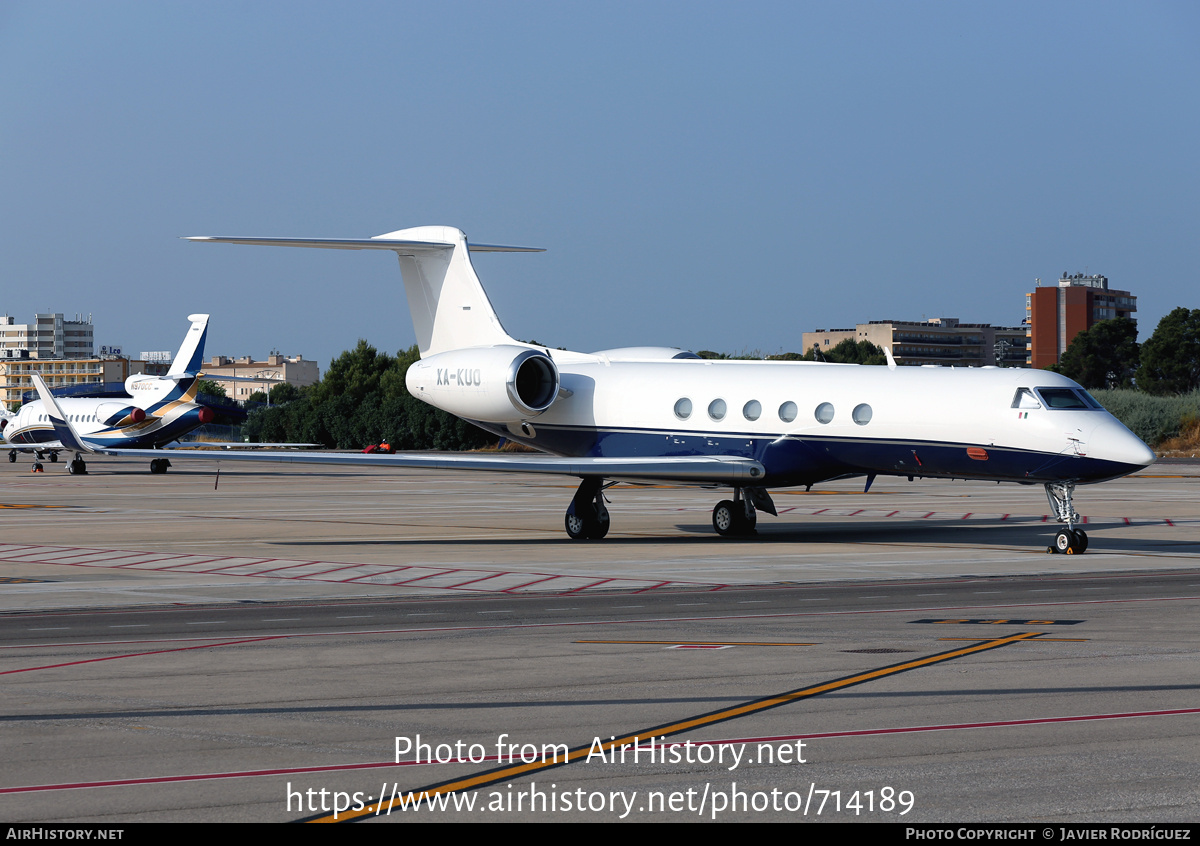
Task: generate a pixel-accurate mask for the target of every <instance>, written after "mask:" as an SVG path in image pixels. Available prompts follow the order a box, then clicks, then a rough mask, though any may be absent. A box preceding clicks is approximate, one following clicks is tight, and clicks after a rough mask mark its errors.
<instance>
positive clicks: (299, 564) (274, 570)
mask: <svg viewBox="0 0 1200 846" xmlns="http://www.w3.org/2000/svg"><path fill="white" fill-rule="evenodd" d="M328 563H329V562H328V561H298V562H296V563H293V564H284V565H283V566H281V567H272V568H270V569H269V570H259V571H258V572H257V573H255V574H254V575H256V576H261V575H262V574H263V573H278V572H279V571H280V570H290V569H292V568H293V567H311V566H312V565H314V564H328ZM400 569H401V570H406V569H408V568H407V567H401V568H400ZM271 578H275V576H272V577H271ZM285 578H289V579H290V578H293V577H292V576H285Z"/></svg>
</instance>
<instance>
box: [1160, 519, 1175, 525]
mask: <svg viewBox="0 0 1200 846" xmlns="http://www.w3.org/2000/svg"><path fill="white" fill-rule="evenodd" d="M1163 522H1164V523H1166V524H1167V525H1168V526H1174V525H1175V524H1174V523H1172V522H1171V521H1170V520H1168V519H1166V518H1165V517H1164V518H1163Z"/></svg>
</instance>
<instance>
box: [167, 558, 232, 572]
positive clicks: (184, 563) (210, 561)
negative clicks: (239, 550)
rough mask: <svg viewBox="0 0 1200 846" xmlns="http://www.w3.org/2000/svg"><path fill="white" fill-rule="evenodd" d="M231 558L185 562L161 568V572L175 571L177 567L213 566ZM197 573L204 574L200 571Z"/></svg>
mask: <svg viewBox="0 0 1200 846" xmlns="http://www.w3.org/2000/svg"><path fill="white" fill-rule="evenodd" d="M228 560H229V556H227V555H224V556H217V557H216V558H201V559H200V560H199V561H184V562H183V563H181V564H172V565H171V566H170V567H160V568H159V569H160V570H174V569H175V568H176V567H191V566H192V565H194V564H211V563H212V562H214V561H228ZM197 572H201V573H202V572H204V571H203V570H199V571H197Z"/></svg>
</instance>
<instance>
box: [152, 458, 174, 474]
mask: <svg viewBox="0 0 1200 846" xmlns="http://www.w3.org/2000/svg"><path fill="white" fill-rule="evenodd" d="M170 466H171V462H170V461H168V460H167V459H165V458H156V459H154V460H153V461H151V462H150V472H151V473H154V474H160V473H166V472H167V468H168V467H170Z"/></svg>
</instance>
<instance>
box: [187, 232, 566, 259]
mask: <svg viewBox="0 0 1200 846" xmlns="http://www.w3.org/2000/svg"><path fill="white" fill-rule="evenodd" d="M185 240H188V241H209V242H212V243H216V244H251V245H253V246H258V247H316V248H319V249H325V250H395V251H396V252H398V253H404V254H405V255H417V254H418V253H429V252H439V251H442V250H452V249H454V244H451V243H445V242H442V241H403V240H397V239H395V238H382V237H381V238H240V237H231V236H226V235H192V236H189V237H188V238H187V239H185ZM467 249H468V250H470V251H471V252H473V253H544V252H545V248H543V247H506V246H503V245H500V244H467Z"/></svg>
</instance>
